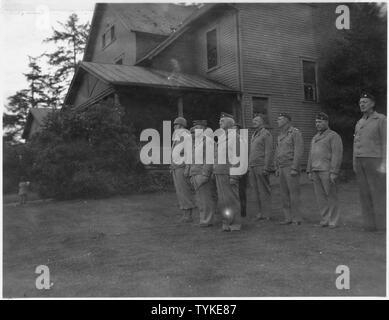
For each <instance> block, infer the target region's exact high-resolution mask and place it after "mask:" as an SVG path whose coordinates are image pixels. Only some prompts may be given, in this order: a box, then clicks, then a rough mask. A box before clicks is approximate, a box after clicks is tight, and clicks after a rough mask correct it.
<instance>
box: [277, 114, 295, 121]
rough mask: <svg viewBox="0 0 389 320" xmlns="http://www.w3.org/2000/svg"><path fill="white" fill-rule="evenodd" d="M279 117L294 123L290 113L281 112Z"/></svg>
mask: <svg viewBox="0 0 389 320" xmlns="http://www.w3.org/2000/svg"><path fill="white" fill-rule="evenodd" d="M278 116H279V117H285V118H287V119H289V121H292V117H291V116H290V115H289V114H288V113H285V112H281V113H280V114H279V115H278Z"/></svg>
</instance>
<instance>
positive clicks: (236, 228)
mask: <svg viewBox="0 0 389 320" xmlns="http://www.w3.org/2000/svg"><path fill="white" fill-rule="evenodd" d="M241 228H242V227H241V226H240V225H232V226H230V230H231V231H240V229H241Z"/></svg>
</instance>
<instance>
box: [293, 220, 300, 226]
mask: <svg viewBox="0 0 389 320" xmlns="http://www.w3.org/2000/svg"><path fill="white" fill-rule="evenodd" d="M301 223H302V222H301V221H293V224H295V225H296V226H301Z"/></svg>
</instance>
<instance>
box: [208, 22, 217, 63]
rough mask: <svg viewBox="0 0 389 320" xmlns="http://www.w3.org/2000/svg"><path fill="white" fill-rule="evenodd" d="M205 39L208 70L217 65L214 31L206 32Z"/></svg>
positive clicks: (215, 35)
mask: <svg viewBox="0 0 389 320" xmlns="http://www.w3.org/2000/svg"><path fill="white" fill-rule="evenodd" d="M206 38H207V67H208V70H209V69H212V68H214V67H216V66H217V65H218V56H217V55H218V54H217V34H216V29H212V30H211V31H208V32H207V34H206Z"/></svg>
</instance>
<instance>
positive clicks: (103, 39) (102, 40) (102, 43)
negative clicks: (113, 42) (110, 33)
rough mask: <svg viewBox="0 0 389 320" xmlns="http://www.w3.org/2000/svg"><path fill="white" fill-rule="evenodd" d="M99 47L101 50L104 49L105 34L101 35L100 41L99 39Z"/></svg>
mask: <svg viewBox="0 0 389 320" xmlns="http://www.w3.org/2000/svg"><path fill="white" fill-rule="evenodd" d="M101 46H102V47H103V48H104V47H105V33H104V34H103V36H102V39H101Z"/></svg>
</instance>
